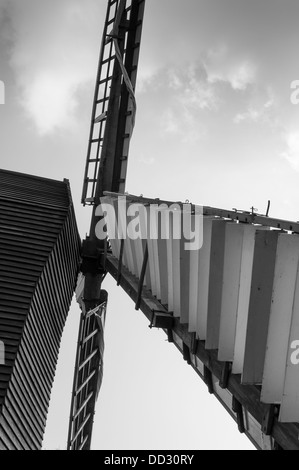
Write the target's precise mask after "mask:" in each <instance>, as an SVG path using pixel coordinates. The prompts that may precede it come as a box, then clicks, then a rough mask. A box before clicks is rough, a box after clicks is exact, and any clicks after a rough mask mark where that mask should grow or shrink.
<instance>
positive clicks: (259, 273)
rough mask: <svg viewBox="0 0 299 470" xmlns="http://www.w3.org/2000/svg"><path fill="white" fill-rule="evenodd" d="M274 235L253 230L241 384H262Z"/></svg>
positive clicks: (272, 272)
mask: <svg viewBox="0 0 299 470" xmlns="http://www.w3.org/2000/svg"><path fill="white" fill-rule="evenodd" d="M277 238H278V233H277V232H276V231H257V232H256V235H255V246H254V257H253V267H252V283H251V291H250V300H249V310H248V321H247V334H246V343H245V354H244V367H243V374H242V383H248V384H261V383H262V378H263V370H264V361H265V353H266V347H267V335H268V325H269V317H270V308H271V300H272V288H273V280H274V268H275V259H276V247H277Z"/></svg>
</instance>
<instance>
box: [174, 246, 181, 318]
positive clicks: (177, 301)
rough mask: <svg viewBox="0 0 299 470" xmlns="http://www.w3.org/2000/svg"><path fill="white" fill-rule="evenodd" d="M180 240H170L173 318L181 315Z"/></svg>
mask: <svg viewBox="0 0 299 470" xmlns="http://www.w3.org/2000/svg"><path fill="white" fill-rule="evenodd" d="M180 245H181V240H179V239H175V238H173V239H172V273H173V276H172V280H173V313H174V316H175V317H180V315H181V281H180V276H181V263H180V253H181V249H180Z"/></svg>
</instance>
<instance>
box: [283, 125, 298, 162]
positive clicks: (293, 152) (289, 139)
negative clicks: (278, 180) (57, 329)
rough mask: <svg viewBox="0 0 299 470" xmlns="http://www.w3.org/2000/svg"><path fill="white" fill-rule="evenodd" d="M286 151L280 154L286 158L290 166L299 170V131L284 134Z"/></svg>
mask: <svg viewBox="0 0 299 470" xmlns="http://www.w3.org/2000/svg"><path fill="white" fill-rule="evenodd" d="M284 140H285V144H286V151H285V152H282V154H281V156H282V157H283V158H285V159H286V160H287V162H288V163H289V164H290V165H291V167H292V168H293V169H294V170H296V171H299V132H298V131H293V132H289V133H286V134H285V136H284Z"/></svg>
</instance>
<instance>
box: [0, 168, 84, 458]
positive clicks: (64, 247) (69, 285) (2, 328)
mask: <svg viewBox="0 0 299 470" xmlns="http://www.w3.org/2000/svg"><path fill="white" fill-rule="evenodd" d="M79 257H80V239H79V235H78V230H77V225H76V221H75V215H74V209H73V205H72V199H71V193H70V188H69V184H68V181H66V180H64V181H63V182H61V181H54V180H49V179H45V178H39V177H34V176H30V175H24V174H20V173H15V172H9V171H4V170H0V345H1V347H2V352H3V350H4V354H2V355H0V449H39V448H41V445H42V439H43V433H44V429H45V424H46V417H47V410H48V405H49V399H50V392H51V387H52V383H53V379H54V374H55V368H56V363H57V357H58V351H59V346H60V340H61V335H62V331H63V328H64V324H65V320H66V317H67V314H68V310H69V306H70V302H71V299H72V295H73V292H74V288H75V284H76V278H77V272H78V265H79Z"/></svg>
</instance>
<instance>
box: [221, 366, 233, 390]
mask: <svg viewBox="0 0 299 470" xmlns="http://www.w3.org/2000/svg"><path fill="white" fill-rule="evenodd" d="M230 372H231V363H230V362H225V363H224V364H223V368H222V372H221V378H220V380H219V387H221V388H227V386H228V379H229V376H230Z"/></svg>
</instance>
